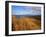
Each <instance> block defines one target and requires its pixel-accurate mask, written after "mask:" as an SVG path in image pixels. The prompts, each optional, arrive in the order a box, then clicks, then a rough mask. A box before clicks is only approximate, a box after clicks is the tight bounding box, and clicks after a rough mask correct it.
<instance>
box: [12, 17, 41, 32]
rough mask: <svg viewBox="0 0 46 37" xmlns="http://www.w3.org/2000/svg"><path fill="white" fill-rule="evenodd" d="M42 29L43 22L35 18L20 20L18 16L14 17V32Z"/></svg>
mask: <svg viewBox="0 0 46 37" xmlns="http://www.w3.org/2000/svg"><path fill="white" fill-rule="evenodd" d="M40 28H41V22H40V20H38V19H35V18H28V17H24V18H19V19H17V18H16V16H12V30H13V31H19V30H37V29H40Z"/></svg>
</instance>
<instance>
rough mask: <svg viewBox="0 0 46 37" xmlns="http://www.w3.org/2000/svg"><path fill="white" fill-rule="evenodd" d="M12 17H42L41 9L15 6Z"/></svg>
mask: <svg viewBox="0 0 46 37" xmlns="http://www.w3.org/2000/svg"><path fill="white" fill-rule="evenodd" d="M12 15H41V7H32V6H15V5H13V6H12Z"/></svg>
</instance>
